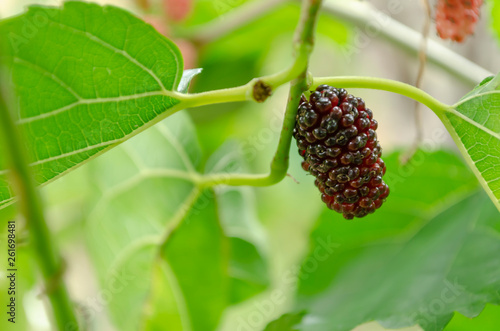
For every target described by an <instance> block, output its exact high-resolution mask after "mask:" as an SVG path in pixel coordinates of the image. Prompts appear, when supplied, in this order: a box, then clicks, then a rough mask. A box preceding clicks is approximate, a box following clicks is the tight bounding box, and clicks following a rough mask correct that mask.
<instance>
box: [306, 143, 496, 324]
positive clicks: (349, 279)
mask: <svg viewBox="0 0 500 331" xmlns="http://www.w3.org/2000/svg"><path fill="white" fill-rule="evenodd" d="M397 158H398V155H397V154H395V155H390V156H389V157H387V158H386V159H387V164H388V172H387V175H386V176H387V181H388V183H389V185H390V186H391V187H392V188H393V190H392V191H391V197H390V198H389V199H388V201H387V203H386V205H384V207H382V208H381V209H380V210H379V211H377V212H376V213H375V214H373V215H370V216H369V217H367V218H366V219H364V220H360V221H358V222H345V221H337V220H336V218H335V217H334V216H333V215H332V212H331V211H329V210H325V212H324V213H323V214H322V215H321V217H320V219H319V221H318V225H317V227H316V229H315V230H314V231H313V233H312V238H311V239H312V240H311V249H310V254H309V256H308V257H307V258H306V259H305V260H304V261H305V262H304V265H303V267H302V270H301V274H300V275H299V290H298V295H297V300H296V308H297V309H305V310H307V312H308V314H307V315H306V316H305V317H304V319H303V321H302V323H301V327H300V328H299V329H300V330H314V331H321V330H328V331H333V330H351V329H352V328H354V327H355V326H357V325H360V324H363V323H365V322H368V321H373V320H378V321H380V322H381V323H382V324H383V325H384V326H386V327H389V328H400V327H404V326H411V325H415V324H420V325H421V326H422V328H424V330H442V329H443V328H444V326H445V325H446V324H447V323H448V321H449V320H450V318H451V316H452V315H453V313H454V311H458V312H460V313H461V314H463V315H465V316H467V317H474V316H476V315H477V314H479V313H480V311H481V309H482V308H483V307H484V305H485V304H486V303H488V302H491V303H495V304H498V303H500V298H499V297H498V294H497V293H498V291H499V290H500V274H499V273H498V270H500V260H499V259H498V254H496V252H498V250H499V249H500V237H499V235H498V230H497V227H498V224H499V223H500V217H499V213H498V211H497V210H496V208H495V207H494V206H493V204H492V203H491V202H490V201H489V199H487V197H486V195H485V194H483V193H479V194H478V193H475V194H472V193H474V192H476V191H477V181H476V180H475V179H474V177H473V176H472V174H470V172H469V171H467V168H466V167H465V165H463V164H461V162H460V161H459V160H458V159H457V158H456V157H455V156H452V155H449V154H446V153H442V152H439V153H431V154H428V153H423V152H419V154H417V159H414V160H413V163H410V164H409V165H406V166H399V165H398V164H397ZM471 194H472V195H471ZM437 197H439V198H438V199H436V198H437ZM365 227H366V228H367V229H364V228H365ZM329 243H333V244H335V245H328V244H329ZM325 244H327V245H325ZM328 247H332V248H331V249H330V250H328V249H327V248H328ZM325 249H326V251H325Z"/></svg>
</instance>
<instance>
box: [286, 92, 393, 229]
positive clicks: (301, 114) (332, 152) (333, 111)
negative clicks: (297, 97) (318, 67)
mask: <svg viewBox="0 0 500 331" xmlns="http://www.w3.org/2000/svg"><path fill="white" fill-rule="evenodd" d="M377 127H378V123H377V121H376V120H375V119H373V113H372V111H371V110H370V109H369V108H367V107H366V106H365V103H364V101H363V100H362V99H361V98H356V97H355V96H353V95H351V94H348V93H347V91H346V90H345V89H343V88H340V89H337V88H334V87H331V86H329V85H321V86H319V87H318V88H317V89H316V90H315V91H314V92H311V95H310V97H309V100H307V98H306V97H305V96H303V97H302V102H301V104H300V105H299V109H298V112H297V117H296V124H295V128H294V129H293V136H294V138H295V140H296V141H297V146H298V148H299V154H300V155H301V156H302V157H303V158H304V161H303V162H302V168H303V169H304V170H305V171H308V172H310V173H311V174H312V175H314V176H315V177H316V181H315V184H316V186H317V187H318V188H319V190H320V192H321V199H322V200H323V202H325V203H326V205H327V206H328V207H329V208H330V209H333V210H335V211H337V212H339V213H342V214H343V216H344V218H346V219H353V218H354V217H364V216H366V215H368V214H370V213H373V212H374V211H375V210H376V209H378V208H380V206H381V205H382V203H383V202H384V201H385V199H386V198H387V196H388V195H389V187H388V186H387V184H385V183H384V181H383V180H382V176H383V175H384V174H385V170H386V168H385V164H384V161H382V159H381V158H380V156H381V155H382V149H381V147H380V143H379V142H378V140H377V134H376V132H375V131H376V130H377Z"/></svg>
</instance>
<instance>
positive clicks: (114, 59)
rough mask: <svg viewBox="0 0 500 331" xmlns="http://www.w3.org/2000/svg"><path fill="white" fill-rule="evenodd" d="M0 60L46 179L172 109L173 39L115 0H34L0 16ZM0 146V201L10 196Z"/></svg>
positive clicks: (177, 68)
mask: <svg viewBox="0 0 500 331" xmlns="http://www.w3.org/2000/svg"><path fill="white" fill-rule="evenodd" d="M0 49H2V57H1V58H0V66H1V67H2V69H3V70H4V71H6V72H7V73H8V75H9V77H10V80H11V84H12V86H13V93H14V94H15V95H16V100H17V102H16V104H15V110H16V114H17V120H18V123H19V125H20V127H21V128H22V130H23V131H24V133H25V135H26V141H27V146H26V149H27V151H28V153H29V161H30V162H31V165H32V168H33V171H34V173H35V176H36V180H37V181H38V183H44V182H47V181H49V180H52V179H54V178H56V177H57V176H59V175H61V174H63V173H66V172H67V171H69V170H70V169H72V168H74V167H76V166H78V165H81V164H82V163H83V162H85V161H87V160H89V159H91V158H93V157H95V156H97V155H99V154H101V153H102V152H104V151H105V150H108V149H110V148H111V147H114V146H116V145H117V144H119V143H121V142H123V141H124V140H126V139H127V138H129V137H130V136H131V135H134V134H136V133H137V132H139V131H140V130H143V129H145V128H146V127H149V126H151V125H152V124H154V123H155V122H158V121H159V120H160V119H162V118H164V117H165V116H166V115H167V114H168V113H169V112H172V111H173V110H174V109H175V108H174V107H175V105H176V104H178V103H179V101H178V100H177V99H175V97H174V96H173V94H172V91H174V90H175V89H176V87H177V85H178V83H179V81H180V78H181V74H182V67H183V65H182V57H181V54H180V52H179V50H178V49H177V47H176V46H175V45H174V44H173V43H172V42H171V41H169V40H168V39H166V38H165V37H163V36H162V35H160V34H159V33H157V32H156V31H155V30H154V29H153V28H152V27H151V26H150V25H148V24H146V23H144V22H143V21H141V20H140V19H138V18H136V17H134V16H133V15H131V14H130V13H128V12H126V11H124V10H122V9H119V8H117V7H112V6H105V7H101V6H98V5H96V4H91V3H87V2H75V1H71V2H66V3H65V4H64V7H62V8H56V7H43V6H32V7H30V8H29V10H28V11H27V12H26V13H25V14H22V15H20V16H17V17H13V18H10V19H7V20H4V21H2V22H1V23H0ZM5 167H6V165H5V156H4V155H3V153H0V204H1V203H7V202H11V201H12V199H13V196H12V193H11V191H10V189H9V187H8V185H7V183H6V180H5V173H6V168H5Z"/></svg>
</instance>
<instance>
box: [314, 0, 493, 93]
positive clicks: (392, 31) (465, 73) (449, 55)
mask: <svg viewBox="0 0 500 331" xmlns="http://www.w3.org/2000/svg"><path fill="white" fill-rule="evenodd" d="M323 7H324V8H325V12H327V13H330V14H332V15H334V16H335V17H337V18H339V19H340V20H343V21H345V22H347V23H351V24H354V25H356V26H358V27H359V28H361V29H364V28H366V27H367V26H369V25H368V24H369V23H370V22H372V23H374V22H375V23H377V22H378V24H377V26H376V27H377V28H378V31H379V33H380V37H383V38H385V39H387V40H389V41H390V42H392V43H394V44H396V45H399V46H400V47H401V48H402V49H405V50H409V51H410V52H411V54H416V53H417V52H418V50H419V47H420V43H421V40H422V38H421V34H420V33H419V32H417V31H415V30H413V29H411V28H410V27H408V26H406V25H404V24H402V23H400V22H398V21H396V20H394V19H393V18H391V17H390V16H388V15H386V14H384V13H382V12H380V11H378V10H377V9H375V8H374V7H373V6H372V5H371V4H370V3H367V2H366V1H365V2H359V1H341V0H339V1H332V0H326V1H325V4H324V6H323ZM427 59H428V61H429V63H432V64H435V65H437V66H438V67H440V68H442V69H444V70H446V71H447V72H449V73H450V74H452V75H454V76H455V77H458V78H460V79H461V80H463V81H464V82H468V83H470V84H473V85H475V84H478V83H480V82H481V81H482V80H483V79H484V78H486V77H488V76H491V75H493V74H492V73H491V72H489V71H488V70H486V69H484V68H482V67H481V66H479V65H477V64H475V63H474V62H472V61H470V60H468V59H466V58H464V57H463V56H461V55H459V54H457V53H455V52H453V51H452V50H450V49H448V48H446V47H445V46H443V45H441V44H439V43H438V42H436V41H434V40H429V41H428V44H427Z"/></svg>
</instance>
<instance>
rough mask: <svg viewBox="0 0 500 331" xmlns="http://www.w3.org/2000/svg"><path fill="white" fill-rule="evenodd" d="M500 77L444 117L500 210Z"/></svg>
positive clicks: (480, 88)
mask: <svg viewBox="0 0 500 331" xmlns="http://www.w3.org/2000/svg"><path fill="white" fill-rule="evenodd" d="M499 81H500V76H497V77H495V78H494V79H487V80H485V81H483V82H482V83H481V84H480V85H479V86H477V87H476V88H475V89H474V90H473V91H471V92H470V93H468V94H467V95H466V96H465V97H464V98H462V100H460V102H459V103H457V104H456V105H455V106H454V109H452V110H451V111H447V112H445V113H444V114H442V115H441V116H440V117H441V120H442V121H443V123H444V124H445V126H446V128H447V129H448V131H449V132H450V133H451V135H452V137H453V139H454V140H455V142H456V144H457V145H458V147H459V149H460V150H461V152H462V154H463V155H464V157H465V158H466V160H467V162H468V163H469V165H470V167H471V169H472V170H473V171H474V173H475V174H476V175H477V177H478V179H479V181H480V183H481V184H482V186H483V187H484V189H485V191H486V192H487V193H488V195H489V196H490V198H491V200H492V201H493V203H494V204H495V205H496V206H497V208H498V209H499V210H500V91H499V90H498V88H499Z"/></svg>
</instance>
